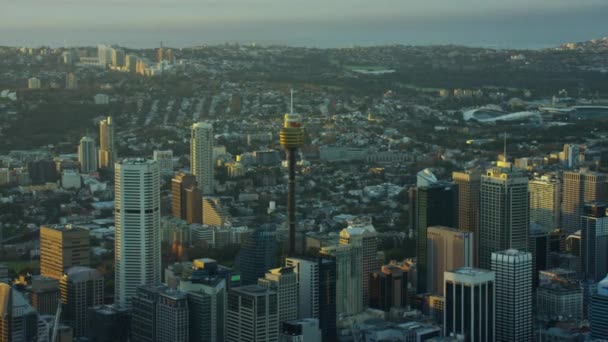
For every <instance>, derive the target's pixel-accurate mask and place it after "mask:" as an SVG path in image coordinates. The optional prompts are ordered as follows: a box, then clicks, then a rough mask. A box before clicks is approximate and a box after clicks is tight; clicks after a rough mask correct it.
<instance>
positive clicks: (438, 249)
mask: <svg viewBox="0 0 608 342" xmlns="http://www.w3.org/2000/svg"><path fill="white" fill-rule="evenodd" d="M426 236H427V250H426V256H427V259H426V260H427V261H426V268H427V269H426V271H427V281H426V284H427V292H429V293H431V294H434V295H439V296H443V283H444V281H443V274H444V272H445V271H451V270H454V269H457V268H461V267H473V255H474V252H475V238H474V236H473V233H472V232H469V231H466V230H460V229H455V228H449V227H442V226H433V227H428V228H427V230H426ZM418 276H420V275H418Z"/></svg>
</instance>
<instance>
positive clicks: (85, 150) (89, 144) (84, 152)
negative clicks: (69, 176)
mask: <svg viewBox="0 0 608 342" xmlns="http://www.w3.org/2000/svg"><path fill="white" fill-rule="evenodd" d="M78 162H79V163H80V172H82V173H91V172H95V171H97V147H96V146H95V140H93V139H91V138H89V137H86V136H85V137H82V139H80V144H79V145H78Z"/></svg>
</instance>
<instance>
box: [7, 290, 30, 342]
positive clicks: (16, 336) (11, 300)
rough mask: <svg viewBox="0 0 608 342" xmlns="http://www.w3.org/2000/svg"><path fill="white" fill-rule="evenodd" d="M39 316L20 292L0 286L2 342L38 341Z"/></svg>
mask: <svg viewBox="0 0 608 342" xmlns="http://www.w3.org/2000/svg"><path fill="white" fill-rule="evenodd" d="M38 337H39V335H38V314H37V313H36V310H34V308H32V306H31V305H29V303H28V302H27V301H26V300H25V298H23V296H22V295H21V293H19V291H16V290H14V289H13V288H11V287H10V286H9V285H7V284H0V342H13V341H37V338H38Z"/></svg>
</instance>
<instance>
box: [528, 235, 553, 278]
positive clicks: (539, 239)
mask: <svg viewBox="0 0 608 342" xmlns="http://www.w3.org/2000/svg"><path fill="white" fill-rule="evenodd" d="M529 233H530V235H529V239H528V252H530V254H532V265H533V266H534V270H533V273H532V278H533V285H534V287H535V288H536V287H537V286H538V281H539V273H538V272H539V271H542V270H546V269H547V268H548V267H549V243H550V241H549V234H550V232H549V231H548V230H546V229H545V228H544V227H543V226H540V225H537V224H531V225H530V232H529Z"/></svg>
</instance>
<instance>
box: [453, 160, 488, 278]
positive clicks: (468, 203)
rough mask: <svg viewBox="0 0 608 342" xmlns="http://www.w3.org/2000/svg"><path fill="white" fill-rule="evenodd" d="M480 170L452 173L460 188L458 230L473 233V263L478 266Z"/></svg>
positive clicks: (455, 182)
mask: <svg viewBox="0 0 608 342" xmlns="http://www.w3.org/2000/svg"><path fill="white" fill-rule="evenodd" d="M481 174H482V172H481V171H479V170H470V171H465V172H454V173H452V181H453V182H454V184H456V185H457V186H458V224H457V225H456V226H455V227H457V228H458V229H461V230H466V231H469V232H472V233H473V235H474V236H475V241H474V242H475V251H474V253H473V263H474V265H475V266H477V262H478V261H477V258H478V255H479V194H480V189H481Z"/></svg>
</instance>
